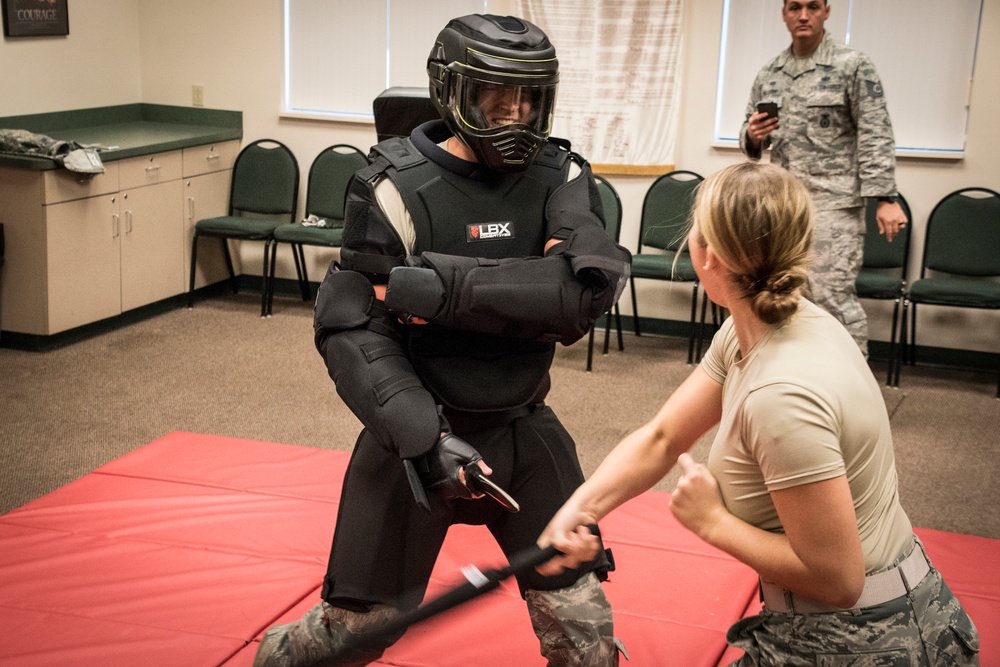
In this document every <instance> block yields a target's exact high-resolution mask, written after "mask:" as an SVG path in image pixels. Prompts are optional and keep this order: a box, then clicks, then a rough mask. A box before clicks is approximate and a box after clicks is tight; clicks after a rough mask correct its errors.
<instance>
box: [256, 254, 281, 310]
mask: <svg viewBox="0 0 1000 667" xmlns="http://www.w3.org/2000/svg"><path fill="white" fill-rule="evenodd" d="M277 246H278V244H277V242H275V241H272V240H271V239H268V240H266V241H264V266H263V268H262V269H261V278H260V292H261V294H260V316H261V317H267V316H268V314H269V310H270V301H271V292H270V289H271V288H270V285H271V283H272V281H271V280H269V279H268V278H269V277H270V276H273V275H274V265H275V261H274V259H275V255H276V254H277ZM268 251H270V253H268ZM268 254H270V259H271V262H270V264H269V263H268Z"/></svg>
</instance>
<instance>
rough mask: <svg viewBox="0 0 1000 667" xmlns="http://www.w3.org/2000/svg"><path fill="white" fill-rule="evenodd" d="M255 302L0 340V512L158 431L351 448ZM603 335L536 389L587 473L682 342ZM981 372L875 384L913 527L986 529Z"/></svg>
mask: <svg viewBox="0 0 1000 667" xmlns="http://www.w3.org/2000/svg"><path fill="white" fill-rule="evenodd" d="M257 308H259V297H257V296H255V295H253V294H248V295H236V296H225V297H218V298H211V299H208V300H205V301H200V302H198V303H197V304H196V305H195V308H194V309H193V310H187V309H180V310H175V311H172V312H169V313H166V314H163V315H159V316H157V317H154V318H152V319H149V320H146V321H143V322H139V323H137V324H133V325H130V326H128V327H125V328H123V329H119V330H117V331H114V332H111V333H107V334H104V335H101V336H98V337H95V338H92V339H89V340H86V341H83V342H80V343H76V344H74V345H70V346H67V347H64V348H60V349H57V350H52V351H48V352H23V351H17V350H10V349H0V397H2V399H0V513H2V512H7V511H9V510H11V509H13V508H14V507H18V506H19V505H22V504H23V503H26V502H28V501H30V500H32V499H34V498H37V497H39V496H41V495H43V494H45V493H48V492H49V491H52V490H53V489H56V488H58V487H59V486H62V485H63V484H66V483H68V482H70V481H72V480H74V479H76V478H78V477H80V476H82V475H84V474H86V473H88V472H90V471H91V470H93V469H94V468H95V467H97V466H99V465H102V464H104V463H106V462H108V461H110V460H112V459H114V458H116V457H118V456H121V455H122V454H125V453H127V452H129V451H131V450H133V449H135V448H137V447H140V446H142V445H144V444H146V443H148V442H150V441H152V440H154V439H156V438H158V437H160V436H162V435H164V434H166V433H169V432H171V431H178V430H181V431H192V432H197V433H209V434H215V435H224V436H233V437H239V438H250V439H257V440H265V441H271V442H285V443H293V444H299V445H305V446H309V447H322V448H328V449H340V450H350V449H351V447H352V446H353V444H354V439H355V437H356V435H357V433H358V431H359V430H360V423H359V422H358V421H357V419H355V418H354V416H353V415H351V413H350V412H349V411H348V410H347V409H346V408H345V407H344V406H343V404H342V403H341V402H340V399H339V398H338V396H337V394H336V392H335V391H334V387H333V383H332V382H331V381H330V379H329V378H328V377H327V375H326V369H325V368H324V366H323V364H322V362H321V360H320V358H319V356H318V354H317V353H316V351H315V349H314V348H313V344H312V309H311V306H310V305H309V304H307V303H303V302H300V301H296V300H294V299H291V298H288V297H284V298H282V297H278V298H277V299H276V302H275V307H274V310H275V312H274V316H273V317H272V318H270V319H267V320H262V319H260V318H259V317H258V316H257V314H256V312H257V311H256V310H255V309H257ZM602 336H603V331H601V332H599V334H598V336H597V347H598V350H597V352H596V354H595V358H594V370H593V372H591V373H587V372H585V371H584V368H585V364H586V354H587V345H586V339H584V340H583V341H581V342H579V343H577V344H575V345H573V346H571V347H567V348H560V349H559V352H558V353H557V355H556V363H555V366H554V369H553V385H554V387H553V390H552V393H551V394H550V396H549V403H550V404H551V405H552V406H553V408H554V409H555V410H556V412H557V413H558V414H559V415H560V417H561V418H562V419H563V421H564V422H565V424H566V426H567V428H568V429H569V431H570V433H572V434H573V436H574V437H575V438H576V441H577V444H578V447H579V451H580V458H581V461H582V463H583V467H584V471H585V472H587V473H589V472H591V471H592V470H593V469H594V468H595V467H596V466H597V464H599V463H600V461H601V460H602V459H603V458H604V456H605V455H606V454H607V452H608V451H609V450H610V449H611V448H612V447H613V446H614V445H615V444H616V443H617V442H618V440H619V439H620V438H622V437H623V436H624V435H626V434H627V433H629V432H630V431H631V430H633V429H635V428H637V427H638V426H640V425H641V424H643V423H644V422H645V421H646V420H647V419H649V418H650V417H651V416H652V415H653V414H654V413H655V412H656V410H657V409H659V407H660V406H661V405H662V403H663V401H664V400H665V399H666V397H667V396H668V395H669V393H670V391H671V390H672V389H673V388H674V387H676V386H677V385H678V384H679V383H680V382H681V381H682V380H683V379H684V378H685V377H686V376H687V374H688V373H690V371H691V367H690V366H687V365H686V363H685V360H686V356H687V341H686V340H684V339H681V338H669V337H652V336H643V337H641V338H637V337H635V336H634V335H632V334H629V333H626V334H625V351H624V352H618V351H617V349H616V348H615V345H614V342H612V345H611V352H610V354H608V355H607V356H602V355H601V354H600V349H599V348H600V344H601V340H602ZM873 370H874V371H875V372H876V374H877V376H878V377H879V378H880V379H881V378H882V376H883V375H884V371H885V369H884V367H882V366H880V365H878V364H876V365H875V366H874V369H873ZM994 382H995V377H994V376H993V375H990V374H976V373H964V372H954V371H946V370H942V369H932V368H920V367H917V368H907V369H905V371H904V374H903V387H902V388H900V389H888V388H885V389H883V394H884V396H885V399H886V404H887V406H888V408H889V411H890V415H891V416H892V423H893V428H894V433H895V445H896V457H897V468H898V472H899V478H900V496H901V498H902V501H903V504H904V506H905V507H906V508H907V511H908V512H909V514H910V517H911V519H912V520H913V522H914V524H915V525H918V526H922V527H926V528H936V529H939V530H949V531H954V532H960V533H968V534H974V535H981V536H985V537H993V538H1000V511H998V509H997V505H998V500H1000V490H998V489H1000V480H998V477H1000V474H998V473H1000V435H998V434H1000V401H998V400H996V399H995V398H994V397H993V393H994V389H995V385H994ZM711 435H712V434H708V435H707V436H706V437H705V438H703V439H702V441H701V442H699V443H698V444H697V445H696V446H695V448H694V450H693V451H692V454H693V455H694V457H695V458H696V459H698V460H702V461H703V460H704V459H705V452H706V451H707V447H708V444H709V441H710V440H709V439H710V437H711ZM676 478H677V473H676V472H673V473H671V474H670V475H668V476H667V477H666V478H665V479H664V480H663V481H662V482H660V484H659V485H657V488H658V489H659V490H663V491H669V490H671V489H672V488H673V485H674V484H675V483H676Z"/></svg>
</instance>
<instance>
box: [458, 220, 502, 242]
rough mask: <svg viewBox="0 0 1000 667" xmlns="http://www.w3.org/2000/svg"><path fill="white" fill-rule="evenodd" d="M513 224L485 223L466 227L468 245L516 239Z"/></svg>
mask: <svg viewBox="0 0 1000 667" xmlns="http://www.w3.org/2000/svg"><path fill="white" fill-rule="evenodd" d="M512 224H513V223H512V222H509V221H508V222H484V223H482V224H480V225H466V227H465V241H466V243H478V242H479V241H496V240H499V239H512V238H514V230H513V229H512V228H511V225H512Z"/></svg>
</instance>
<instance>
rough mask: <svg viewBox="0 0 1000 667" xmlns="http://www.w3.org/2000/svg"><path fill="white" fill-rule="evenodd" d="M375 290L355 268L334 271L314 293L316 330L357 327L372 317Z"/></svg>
mask: <svg viewBox="0 0 1000 667" xmlns="http://www.w3.org/2000/svg"><path fill="white" fill-rule="evenodd" d="M374 301H375V289H374V288H373V287H372V284H371V283H370V282H368V279H367V278H365V277H364V276H363V275H361V274H360V273H357V272H355V271H333V270H331V271H330V272H329V273H328V274H326V279H324V280H323V284H322V285H320V287H319V293H318V294H317V295H316V308H315V313H314V317H315V326H316V331H317V332H318V331H320V330H324V331H344V330H347V329H358V328H360V327H363V326H365V325H366V324H368V320H369V319H371V309H372V303H373V302H374Z"/></svg>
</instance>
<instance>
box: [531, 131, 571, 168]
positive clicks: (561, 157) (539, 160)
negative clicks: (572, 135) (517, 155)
mask: <svg viewBox="0 0 1000 667" xmlns="http://www.w3.org/2000/svg"><path fill="white" fill-rule="evenodd" d="M568 158H569V142H568V141H565V140H563V139H552V138H550V139H549V140H548V141H547V142H545V145H544V146H542V150H540V151H538V156H537V157H536V158H535V161H534V162H533V163H532V165H538V166H540V167H550V168H552V169H562V168H563V165H565V164H566V160H567V159H568Z"/></svg>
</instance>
